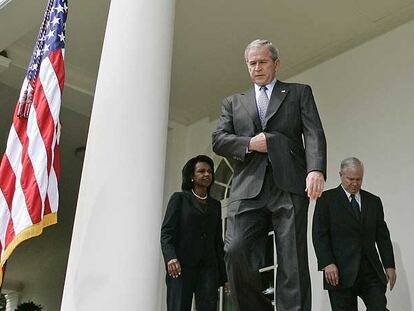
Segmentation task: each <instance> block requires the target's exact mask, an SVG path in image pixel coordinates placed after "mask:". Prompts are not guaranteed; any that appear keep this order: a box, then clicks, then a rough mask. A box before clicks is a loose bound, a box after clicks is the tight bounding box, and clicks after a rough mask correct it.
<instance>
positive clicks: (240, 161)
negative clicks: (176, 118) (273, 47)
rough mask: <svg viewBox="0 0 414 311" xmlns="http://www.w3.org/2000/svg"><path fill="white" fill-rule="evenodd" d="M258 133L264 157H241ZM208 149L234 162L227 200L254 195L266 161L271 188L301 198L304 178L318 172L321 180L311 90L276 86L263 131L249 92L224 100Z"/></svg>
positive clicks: (322, 161) (321, 138)
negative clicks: (262, 136) (263, 144)
mask: <svg viewBox="0 0 414 311" xmlns="http://www.w3.org/2000/svg"><path fill="white" fill-rule="evenodd" d="M260 132H264V133H265V135H266V138H267V149H268V152H267V153H259V152H250V153H247V148H248V145H249V141H250V139H251V138H252V137H253V136H255V135H257V134H259V133H260ZM302 134H303V139H302ZM304 145H305V147H304ZM213 150H214V152H215V153H217V154H219V155H221V156H225V157H232V158H234V159H236V160H237V161H236V164H235V167H234V177H233V182H232V192H231V195H230V200H231V201H234V200H241V199H249V198H253V197H255V196H257V195H258V194H259V192H260V190H261V188H262V185H263V180H264V176H265V173H266V167H267V165H268V162H269V161H270V163H271V165H272V169H273V176H274V181H275V183H276V186H277V187H278V188H280V189H281V190H285V191H288V192H291V193H296V194H299V195H303V196H304V195H305V179H306V175H307V173H308V172H310V171H321V172H322V173H323V174H324V175H325V172H326V141H325V135H324V132H323V129H322V125H321V121H320V118H319V114H318V111H317V109H316V105H315V101H314V98H313V95H312V90H311V88H310V87H309V86H308V85H303V84H298V83H284V82H281V81H277V82H276V84H275V86H274V88H273V91H272V95H271V97H270V101H269V106H268V109H267V115H266V125H265V128H264V129H262V125H261V123H260V119H259V116H258V113H257V106H256V97H255V91H254V88H251V89H249V90H248V91H246V92H243V93H238V94H235V95H232V96H229V97H226V98H225V99H224V100H223V111H222V115H221V117H220V119H219V122H218V126H217V129H216V130H215V131H214V132H213Z"/></svg>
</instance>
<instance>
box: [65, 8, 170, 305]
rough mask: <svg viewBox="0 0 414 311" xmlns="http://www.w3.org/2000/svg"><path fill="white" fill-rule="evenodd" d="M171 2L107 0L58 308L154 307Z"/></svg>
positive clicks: (168, 84)
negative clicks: (89, 120) (109, 3)
mask: <svg viewBox="0 0 414 311" xmlns="http://www.w3.org/2000/svg"><path fill="white" fill-rule="evenodd" d="M174 7H175V5H174V0H162V1H161V0H150V1H149V0H112V1H111V7H110V10H109V17H108V23H107V29H106V34H105V41H104V47H103V51H102V58H101V65H100V69H99V75H98V81H97V87H96V93H95V100H94V106H93V110H92V116H91V123H90V129H89V136H88V144H87V148H86V154H85V162H84V168H83V173H82V181H81V186H80V192H79V199H78V206H77V211H76V218H75V225H74V230H73V237H72V244H71V249H70V255H69V262H68V268H67V274H66V281H65V287H64V293H63V300H62V308H61V310H63V311H75V310H76V311H83V310H88V311H89V310H125V311H130V310H131V311H133V310H148V311H152V310H158V309H159V303H160V302H159V301H158V300H159V298H158V297H159V295H158V290H159V287H160V284H159V280H160V274H159V273H160V272H159V262H160V243H159V231H160V222H161V216H162V215H161V211H162V199H163V183H164V163H165V150H166V135H167V120H168V107H169V94H170V73H171V54H172V36H173V24H174ZM91 23H93V21H91ZM68 31H69V29H68ZM67 48H68V50H69V49H70V46H69V45H68V47H67Z"/></svg>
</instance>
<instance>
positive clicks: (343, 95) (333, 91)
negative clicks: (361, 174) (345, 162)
mask: <svg viewBox="0 0 414 311" xmlns="http://www.w3.org/2000/svg"><path fill="white" fill-rule="evenodd" d="M413 37H414V22H410V23H408V24H406V25H404V26H402V27H400V28H397V29H395V30H393V31H391V32H389V33H387V34H385V35H382V36H381V37H378V38H376V39H374V40H371V41H369V42H366V43H365V44H363V45H361V46H359V47H357V48H355V49H353V50H350V51H348V52H346V53H344V54H342V55H340V56H338V57H335V58H333V59H332V60H330V61H328V62H325V63H323V64H321V65H319V66H317V67H315V68H312V69H311V70H308V71H306V72H304V73H302V74H300V75H298V76H296V77H294V78H292V79H291V80H292V81H299V82H304V83H308V84H310V85H312V87H313V91H314V93H315V97H316V100H317V103H318V108H319V112H320V114H321V118H322V122H323V125H324V129H325V133H326V135H327V141H328V164H329V165H328V181H327V185H326V186H327V188H332V187H335V186H337V185H338V184H339V176H338V171H339V168H338V167H339V163H340V161H341V160H342V159H343V158H345V157H348V156H356V157H358V158H360V159H361V160H362V161H363V162H364V164H365V178H364V184H363V188H365V189H366V190H368V191H371V192H373V193H375V194H377V195H379V196H380V197H381V198H382V201H383V205H384V209H385V217H386V221H387V223H388V226H389V229H390V232H391V238H392V241H393V244H394V251H395V255H396V264H397V284H396V286H395V288H394V290H393V291H392V292H391V293H390V292H388V293H387V297H388V300H389V308H390V309H391V310H400V311H405V310H411V309H412V305H413V297H411V295H410V292H412V291H413V290H414V288H413V287H414V267H413V266H412V264H409V263H412V262H414V249H413V247H412V245H413V243H412V240H411V235H412V234H413V233H414V230H413V227H412V221H413V219H414V211H413V208H412V206H411V202H412V201H411V197H410V196H411V191H412V188H411V187H412V185H413V181H412V176H414V168H413V165H412V160H413V153H414V139H413V138H412V137H413V134H414V122H413V121H414V92H413V82H414V43H413V41H412V38H413ZM312 213H313V209H312V210H311V213H310V216H311V214H312ZM310 262H311V269H312V281H313V296H314V309H315V310H328V309H329V308H328V298H327V294H326V293H325V292H322V289H321V288H322V279H321V277H322V276H321V274H320V273H316V272H315V271H316V259H315V256H314V252H313V250H311V251H310ZM361 310H362V308H361Z"/></svg>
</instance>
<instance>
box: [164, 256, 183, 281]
mask: <svg viewBox="0 0 414 311" xmlns="http://www.w3.org/2000/svg"><path fill="white" fill-rule="evenodd" d="M167 269H168V275H169V276H171V277H173V278H178V277H179V276H180V274H181V265H180V262H179V261H178V259H177V258H174V259H171V260H170V261H169V262H168V263H167Z"/></svg>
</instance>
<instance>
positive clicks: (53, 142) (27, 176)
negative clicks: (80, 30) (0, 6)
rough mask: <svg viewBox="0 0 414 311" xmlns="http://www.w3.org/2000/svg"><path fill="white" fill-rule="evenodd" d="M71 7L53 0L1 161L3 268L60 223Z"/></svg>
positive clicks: (0, 199)
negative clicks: (16, 253)
mask: <svg viewBox="0 0 414 311" xmlns="http://www.w3.org/2000/svg"><path fill="white" fill-rule="evenodd" d="M67 11H68V6H67V0H48V4H47V7H46V12H45V15H44V19H43V22H42V25H41V26H40V30H39V34H38V37H37V41H36V44H35V46H34V48H33V54H32V56H31V58H30V63H29V66H28V68H27V73H26V76H25V79H24V81H23V85H22V89H21V91H20V97H19V99H18V101H17V104H16V109H15V114H14V116H13V124H12V126H11V129H10V133H9V137H8V140H7V147H6V151H5V153H4V155H3V158H2V160H1V164H0V190H1V191H0V255H1V268H3V266H4V265H5V263H6V261H7V259H8V258H9V257H10V255H11V253H12V252H13V250H14V249H15V248H16V247H17V246H18V245H19V244H20V243H21V242H23V241H24V240H27V239H29V238H31V237H34V236H37V235H40V234H41V233H42V231H43V228H44V227H47V226H50V225H52V224H55V223H56V222H57V210H58V203H59V193H58V180H59V174H60V163H59V136H60V122H59V112H60V105H61V96H62V91H63V83H64V77H65V70H64V62H63V59H64V47H65V25H66V16H67ZM1 270H2V269H0V283H1V281H2V277H3V275H2V271H1Z"/></svg>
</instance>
